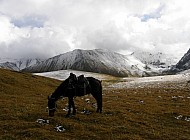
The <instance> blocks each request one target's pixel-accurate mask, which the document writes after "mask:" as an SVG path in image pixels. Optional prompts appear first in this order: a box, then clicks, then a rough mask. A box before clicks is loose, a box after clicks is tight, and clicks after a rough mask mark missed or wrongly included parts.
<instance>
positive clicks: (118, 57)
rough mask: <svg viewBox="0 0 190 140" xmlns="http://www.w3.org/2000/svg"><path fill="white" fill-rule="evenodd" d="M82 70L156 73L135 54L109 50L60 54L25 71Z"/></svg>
mask: <svg viewBox="0 0 190 140" xmlns="http://www.w3.org/2000/svg"><path fill="white" fill-rule="evenodd" d="M66 69H72V70H80V71H87V72H97V73H104V74H110V75H114V76H119V77H123V76H148V75H150V74H152V73H154V74H155V73H156V72H155V71H154V70H152V69H151V68H147V66H146V65H145V64H143V63H142V62H141V61H139V60H138V59H136V58H135V57H134V56H131V55H128V56H125V55H122V54H119V53H116V52H111V51H107V50H101V49H95V50H81V49H76V50H73V51H71V52H67V53H64V54H60V55H57V56H54V57H52V58H49V59H47V60H45V61H43V62H41V63H40V64H36V65H33V66H30V67H28V68H26V69H24V70H23V71H25V72H34V73H36V72H49V71H57V70H66Z"/></svg>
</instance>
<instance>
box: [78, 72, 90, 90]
mask: <svg viewBox="0 0 190 140" xmlns="http://www.w3.org/2000/svg"><path fill="white" fill-rule="evenodd" d="M88 86H89V82H88V80H87V79H86V77H84V75H80V76H78V77H77V87H78V88H82V89H84V88H86V87H88Z"/></svg>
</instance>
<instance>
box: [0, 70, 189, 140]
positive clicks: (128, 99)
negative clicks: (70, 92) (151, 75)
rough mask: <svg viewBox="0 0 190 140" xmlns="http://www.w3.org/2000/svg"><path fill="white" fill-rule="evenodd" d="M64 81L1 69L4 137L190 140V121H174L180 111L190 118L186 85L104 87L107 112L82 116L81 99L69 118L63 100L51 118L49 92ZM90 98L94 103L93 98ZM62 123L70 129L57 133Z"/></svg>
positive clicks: (0, 108) (0, 118) (0, 134)
mask: <svg viewBox="0 0 190 140" xmlns="http://www.w3.org/2000/svg"><path fill="white" fill-rule="evenodd" d="M112 82H113V81H112ZM103 83H104V81H103ZM59 84H60V81H57V80H53V79H48V78H43V77H38V76H33V75H31V74H25V73H18V72H12V71H8V70H2V69H0V96H1V98H0V111H1V113H0V139H19V140H20V139H51V140H52V139H56V140H59V139H130V140H131V139H164V140H165V139H190V130H189V128H190V122H187V121H185V120H184V118H182V119H181V120H177V119H175V117H176V116H179V115H183V116H186V117H190V110H189V106H190V99H189V98H187V97H189V96H190V93H189V88H188V87H187V86H185V84H184V83H178V84H176V85H175V84H165V85H163V88H162V89H160V88H156V87H155V88H135V89H121V90H118V89H104V91H103V94H104V95H103V99H104V101H103V105H104V108H103V113H102V114H97V113H95V109H94V108H93V107H91V106H90V105H86V106H85V107H86V108H88V109H89V110H90V111H91V112H92V114H90V115H84V114H81V113H80V111H81V110H82V109H83V107H84V103H83V100H81V99H80V98H76V99H75V103H76V106H77V109H78V113H77V115H76V116H72V117H70V118H64V115H65V114H66V112H64V111H63V110H62V108H64V107H65V104H66V103H67V100H63V101H62V100H59V101H58V102H57V104H58V111H57V112H56V114H55V117H53V118H49V117H48V116H47V112H45V108H46V106H47V96H48V95H49V94H51V92H52V91H53V90H54V89H55V88H56V87H57V86H58V85H59ZM172 96H183V97H184V98H177V99H172ZM87 98H90V99H91V102H95V101H94V99H93V98H92V97H91V96H90V97H87ZM141 101H143V102H141ZM39 118H44V119H49V120H50V124H49V125H43V126H42V125H40V124H38V123H36V122H35V121H36V120H37V119H39ZM57 124H61V125H63V126H64V128H65V129H66V131H65V132H63V133H61V132H56V131H55V130H54V127H55V126H56V125H57Z"/></svg>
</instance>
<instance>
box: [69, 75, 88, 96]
mask: <svg viewBox="0 0 190 140" xmlns="http://www.w3.org/2000/svg"><path fill="white" fill-rule="evenodd" d="M88 86H90V85H89V81H88V80H87V78H86V77H84V75H80V76H78V77H76V75H75V74H73V73H70V76H69V83H68V89H69V90H73V89H74V90H76V89H77V94H79V96H84V95H85V94H86V88H87V87H88Z"/></svg>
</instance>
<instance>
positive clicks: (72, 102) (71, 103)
mask: <svg viewBox="0 0 190 140" xmlns="http://www.w3.org/2000/svg"><path fill="white" fill-rule="evenodd" d="M71 107H73V115H75V114H76V110H75V105H74V101H73V97H69V110H68V113H67V115H66V117H69V116H70V114H71Z"/></svg>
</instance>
